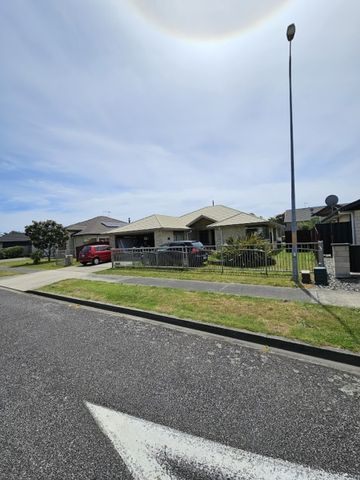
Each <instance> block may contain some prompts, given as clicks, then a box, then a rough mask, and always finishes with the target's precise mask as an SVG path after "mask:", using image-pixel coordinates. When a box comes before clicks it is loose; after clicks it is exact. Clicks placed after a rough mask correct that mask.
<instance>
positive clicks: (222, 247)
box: [220, 245, 224, 273]
mask: <svg viewBox="0 0 360 480" xmlns="http://www.w3.org/2000/svg"><path fill="white" fill-rule="evenodd" d="M220 251H221V273H224V245H221V247H220Z"/></svg>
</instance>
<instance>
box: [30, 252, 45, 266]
mask: <svg viewBox="0 0 360 480" xmlns="http://www.w3.org/2000/svg"><path fill="white" fill-rule="evenodd" d="M42 257H43V253H42V252H41V250H36V251H35V252H33V253H32V254H31V258H32V261H33V264H34V265H38V264H39V263H40V261H41V259H42Z"/></svg>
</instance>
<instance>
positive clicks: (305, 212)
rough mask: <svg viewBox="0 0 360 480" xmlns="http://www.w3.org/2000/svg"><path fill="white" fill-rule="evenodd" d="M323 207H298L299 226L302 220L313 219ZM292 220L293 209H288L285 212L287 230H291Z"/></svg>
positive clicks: (296, 212) (296, 211)
mask: <svg viewBox="0 0 360 480" xmlns="http://www.w3.org/2000/svg"><path fill="white" fill-rule="evenodd" d="M322 209H323V207H306V208H297V209H296V210H295V218H296V224H297V226H298V227H299V224H300V223H302V222H308V221H309V220H312V218H313V217H316V216H317V212H319V211H320V210H322ZM291 221H292V212H291V210H286V211H285V213H284V223H285V231H287V232H289V231H290V230H291Z"/></svg>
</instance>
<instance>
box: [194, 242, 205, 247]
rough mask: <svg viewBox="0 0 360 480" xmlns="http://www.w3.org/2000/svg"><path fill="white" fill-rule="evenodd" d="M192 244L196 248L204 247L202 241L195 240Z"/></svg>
mask: <svg viewBox="0 0 360 480" xmlns="http://www.w3.org/2000/svg"><path fill="white" fill-rule="evenodd" d="M192 246H193V247H195V248H204V245H203V244H202V243H201V242H193V243H192Z"/></svg>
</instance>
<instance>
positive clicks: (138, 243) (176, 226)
mask: <svg viewBox="0 0 360 480" xmlns="http://www.w3.org/2000/svg"><path fill="white" fill-rule="evenodd" d="M228 219H229V223H228V224H226V223H224V224H222V222H225V221H226V220H228ZM272 230H273V229H272V228H271V227H269V222H268V221H267V220H265V219H264V218H262V217H257V216H255V215H254V214H247V213H244V212H241V211H239V210H236V209H234V208H230V207H226V206H224V205H212V206H208V207H203V208H200V209H198V210H195V211H194V212H190V213H186V214H184V215H181V216H180V217H175V216H170V215H150V216H149V217H145V218H142V219H140V220H137V221H135V222H132V223H129V224H127V225H125V226H123V227H119V228H116V229H113V230H111V231H110V232H109V236H110V245H111V246H112V247H113V248H133V247H137V248H139V247H157V246H159V245H161V244H162V243H166V242H168V241H174V240H187V239H189V240H199V241H201V242H202V243H203V244H204V245H220V244H221V243H224V242H226V240H227V238H229V237H235V238H237V237H245V236H247V235H251V234H252V233H259V234H262V235H263V236H264V238H267V239H270V240H273V237H271V236H270V231H272Z"/></svg>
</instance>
